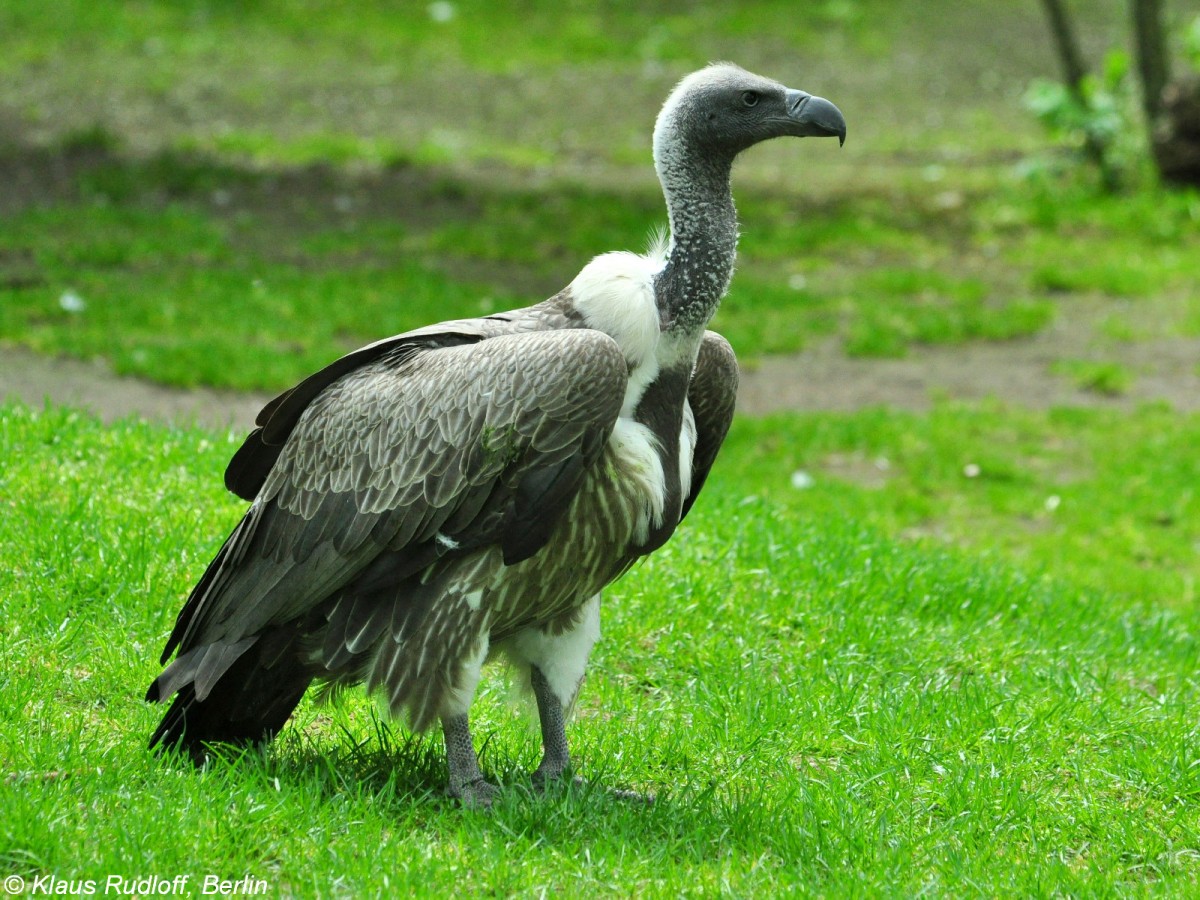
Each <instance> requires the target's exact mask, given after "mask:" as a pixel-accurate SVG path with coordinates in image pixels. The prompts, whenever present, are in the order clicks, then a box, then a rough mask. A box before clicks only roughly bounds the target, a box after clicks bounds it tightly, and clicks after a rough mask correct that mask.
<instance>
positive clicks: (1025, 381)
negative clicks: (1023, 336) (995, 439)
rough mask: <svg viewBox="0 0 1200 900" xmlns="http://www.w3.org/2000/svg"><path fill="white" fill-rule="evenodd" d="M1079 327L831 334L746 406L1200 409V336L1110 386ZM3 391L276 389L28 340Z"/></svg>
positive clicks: (8, 365)
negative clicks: (932, 342) (224, 384)
mask: <svg viewBox="0 0 1200 900" xmlns="http://www.w3.org/2000/svg"><path fill="white" fill-rule="evenodd" d="M1080 342H1081V338H1080V337H1079V336H1077V335H1076V334H1075V333H1074V331H1073V330H1072V328H1071V327H1070V326H1069V325H1064V326H1059V327H1056V328H1054V329H1051V330H1050V331H1048V332H1045V333H1043V334H1041V335H1038V336H1037V337H1035V338H1032V339H1029V340H1022V341H1012V342H1005V343H990V344H969V345H966V346H956V347H944V348H925V349H921V350H918V351H916V352H914V353H911V354H910V355H909V356H907V357H905V358H903V359H884V360H876V359H852V358H848V357H846V356H845V355H844V354H842V353H841V351H840V349H839V348H838V347H837V346H836V345H835V344H833V343H825V344H822V345H819V346H815V347H813V348H812V349H810V350H807V351H805V352H803V353H800V354H796V355H793V356H786V357H767V358H765V359H762V360H758V361H753V362H752V363H750V364H748V365H745V366H743V373H742V389H741V396H740V411H741V412H742V413H743V414H745V415H766V414H769V413H773V412H780V411H787V410H797V411H803V410H854V409H859V408H863V407H868V406H889V407H892V408H896V409H907V410H923V409H927V408H928V407H929V406H930V405H931V404H932V403H933V402H935V401H937V400H942V399H945V400H957V401H966V402H970V401H976V400H982V399H985V398H994V399H996V400H999V401H1001V402H1005V403H1011V404H1015V405H1023V406H1030V407H1037V408H1045V407H1051V406H1107V407H1115V408H1130V407H1132V406H1135V405H1137V404H1140V403H1145V402H1153V401H1159V402H1166V403H1169V404H1170V405H1171V406H1173V407H1174V408H1176V409H1178V410H1180V411H1181V412H1196V411H1200V370H1198V369H1197V360H1200V339H1172V340H1158V341H1143V342H1138V343H1136V344H1127V345H1120V346H1119V347H1118V352H1117V353H1116V354H1115V355H1114V351H1113V348H1111V347H1110V348H1106V350H1105V354H1104V359H1105V360H1106V361H1114V362H1119V363H1120V364H1122V365H1124V366H1127V367H1128V368H1129V369H1130V370H1131V371H1132V372H1133V373H1135V374H1134V378H1133V382H1132V384H1131V386H1130V387H1129V389H1128V390H1127V391H1126V392H1125V393H1123V394H1121V395H1119V396H1108V395H1105V394H1101V393H1097V392H1094V391H1089V390H1085V389H1082V388H1080V387H1078V386H1076V385H1075V384H1073V383H1072V381H1071V380H1070V379H1068V378H1066V377H1063V376H1059V375H1056V374H1054V373H1052V372H1051V371H1050V370H1051V366H1052V364H1053V363H1054V361H1055V360H1059V359H1062V358H1064V357H1069V358H1087V355H1088V354H1089V352H1091V351H1089V349H1088V347H1086V346H1076V345H1078V344H1080ZM0 397H4V398H16V399H19V400H21V401H23V402H25V403H27V404H30V405H32V406H35V407H40V406H42V405H43V404H44V403H46V402H49V403H52V404H63V405H70V406H75V407H80V408H84V409H87V410H90V411H92V412H94V413H95V414H96V415H98V416H100V417H101V418H102V419H104V420H106V421H113V420H115V419H119V418H124V417H130V416H141V417H144V418H147V419H151V420H155V421H160V422H177V423H197V424H203V425H207V426H211V427H219V428H224V427H232V428H234V429H237V430H241V429H246V428H249V427H250V426H251V425H252V424H253V422H254V417H255V415H256V414H257V412H258V410H259V408H260V407H261V406H262V405H263V404H264V403H266V401H267V400H269V399H270V395H267V394H244V393H238V392H234V391H217V390H210V389H201V390H179V389H175V388H168V387H163V386H161V385H156V384H151V383H148V382H144V381H140V380H138V379H134V378H125V377H121V376H118V375H115V374H113V372H112V371H111V370H110V369H109V368H108V366H107V365H106V364H105V363H103V362H102V361H95V362H90V363H89V362H82V361H79V360H73V359H49V358H46V357H43V356H39V355H38V354H35V353H32V352H30V351H28V350H23V349H16V348H4V349H2V350H0Z"/></svg>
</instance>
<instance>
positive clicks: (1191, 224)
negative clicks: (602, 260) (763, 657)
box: [0, 0, 1200, 411]
mask: <svg viewBox="0 0 1200 900" xmlns="http://www.w3.org/2000/svg"><path fill="white" fill-rule="evenodd" d="M1056 9H1057V10H1058V12H1059V13H1060V14H1061V16H1060V18H1059V19H1058V20H1057V21H1058V22H1059V23H1060V24H1063V23H1065V26H1066V27H1067V32H1066V33H1065V34H1066V38H1068V39H1069V40H1068V42H1067V44H1065V45H1064V44H1063V36H1064V32H1063V31H1062V29H1061V28H1060V29H1059V30H1058V31H1056V30H1055V28H1053V27H1052V23H1054V22H1055V21H1056V19H1055V18H1054V16H1053V13H1054V12H1055V10H1056ZM1139 12H1140V13H1141V14H1142V15H1143V19H1144V20H1145V18H1146V15H1147V13H1148V15H1149V17H1150V18H1149V21H1150V22H1151V24H1152V26H1153V27H1150V28H1143V29H1142V30H1141V31H1140V32H1139V31H1138V29H1136V28H1135V27H1134V25H1135V22H1136V21H1137V15H1136V14H1138V13H1139ZM1198 22H1200V4H1198V3H1197V2H1195V0H1164V2H1161V3H1160V2H1157V0H1155V2H1146V0H1139V2H1137V3H1134V2H1132V0H1131V2H1129V3H1119V2H1113V0H1103V2H1101V0H1074V2H1070V3H1069V4H1061V3H1053V2H1041V3H1039V2H1037V0H1014V2H1004V3H982V2H980V3H961V2H953V0H920V2H907V3H893V2H888V0H820V2H816V0H814V2H811V3H783V2H770V0H760V2H748V3H738V4H727V3H716V2H713V3H706V2H691V3H687V2H676V3H666V4H653V5H650V4H634V3H618V2H608V3H593V2H587V3H583V2H557V0H556V2H553V3H550V2H546V3H542V2H524V3H514V4H503V5H498V4H489V3H483V2H458V0H441V2H433V3H379V2H372V3H360V4H355V5H354V6H353V7H348V6H346V5H345V4H341V3H335V2H319V0H310V2H257V3H252V2H234V0H202V2H171V3H167V2H161V3H156V2H128V3H103V4H98V3H92V2H83V0H80V2H71V0H62V2H56V3H39V4H30V3H24V2H17V0H7V2H0V347H3V348H6V350H5V355H6V357H7V366H6V368H7V370H8V372H9V374H8V384H9V386H10V390H11V389H12V385H13V384H14V383H15V380H16V379H18V378H19V377H20V373H21V372H22V371H24V372H27V371H28V367H29V366H30V365H36V364H37V360H38V359H41V358H44V357H47V356H55V357H62V356H66V357H73V358H79V359H84V360H93V361H94V360H100V361H102V363H103V365H102V367H100V368H96V367H95V366H93V367H92V368H91V369H87V370H84V374H85V376H87V377H93V376H95V377H99V376H100V375H101V374H103V373H107V372H109V371H115V372H116V373H120V374H130V375H136V376H138V377H140V378H142V379H150V380H153V381H155V382H158V383H162V384H169V385H179V386H197V385H211V386H216V387H224V388H237V389H262V390H274V389H278V388H281V387H284V386H286V385H287V384H288V383H290V382H291V381H292V380H294V379H295V378H297V377H300V376H302V375H303V374H305V373H306V372H308V371H310V370H311V369H313V368H314V367H317V366H320V365H322V364H323V363H324V362H325V361H326V360H328V359H329V358H330V357H331V356H335V355H337V354H340V353H342V352H344V351H345V350H347V349H349V348H351V347H353V346H356V345H358V344H360V343H363V342H365V341H368V340H372V339H374V338H376V337H379V336H381V335H385V334H389V333H394V332H398V331H402V330H405V329H407V328H411V327H415V326H418V325H421V324H424V323H426V322H428V321H431V320H438V319H443V318H447V317H453V316H462V315H475V314H479V313H480V312H486V311H489V310H493V309H498V308H503V307H508V306H514V305H524V304H526V303H529V302H533V301H536V300H539V299H541V298H543V297H545V296H547V295H549V294H550V293H553V292H554V291H556V290H557V289H558V288H559V287H561V286H562V285H564V284H565V283H567V282H568V281H569V280H570V279H571V278H572V277H573V275H574V273H575V272H576V271H578V269H579V268H580V266H581V265H582V264H583V262H584V261H586V259H588V258H589V257H590V256H591V255H593V254H595V253H599V252H603V251H605V250H609V249H615V248H631V249H640V247H641V246H642V244H643V241H644V239H645V238H644V236H646V235H647V234H648V233H649V232H650V231H651V230H652V229H653V228H655V227H656V226H658V225H661V224H662V223H663V222H664V219H665V216H664V212H663V209H662V204H661V198H660V196H659V195H658V190H657V185H656V183H655V181H654V173H653V169H652V167H651V164H650V152H649V144H650V130H651V127H652V124H653V120H654V116H655V114H656V112H657V110H658V107H659V105H660V104H661V102H662V99H663V97H664V96H665V95H666V93H667V92H668V90H669V89H670V87H671V86H672V85H673V83H674V82H675V81H676V80H677V79H678V78H679V77H680V76H681V75H683V74H685V73H687V72H688V71H690V70H692V69H694V68H697V67H699V66H701V65H703V64H704V63H706V62H708V61H711V60H717V59H728V60H732V61H735V62H738V63H739V64H741V65H742V66H744V67H746V68H749V69H751V70H754V71H758V72H760V73H763V74H766V75H770V76H772V77H775V78H778V79H779V80H782V81H784V82H786V83H787V84H789V85H793V86H797V87H800V88H803V89H805V90H808V91H810V92H813V93H818V94H821V95H823V96H826V97H828V98H830V99H832V100H833V101H834V102H836V103H837V104H838V105H839V106H840V107H841V108H842V109H843V111H844V112H845V114H846V118H847V120H848V122H849V128H850V131H849V138H848V140H847V142H846V145H845V147H844V148H843V149H841V150H839V149H838V148H837V147H836V146H834V145H832V144H831V143H830V142H818V141H809V142H805V143H804V144H802V145H801V144H797V143H796V142H774V143H772V144H769V145H765V146H762V147H759V148H756V149H755V150H754V151H753V152H751V153H749V154H747V156H746V157H745V158H744V159H743V160H742V161H741V163H740V166H739V169H738V171H737V172H736V173H735V178H736V181H735V193H736V195H737V198H738V201H739V206H740V209H741V213H742V220H743V232H744V239H743V242H742V257H741V262H740V270H739V274H738V276H737V278H736V279H735V282H734V288H733V291H732V293H731V295H730V298H729V300H728V301H727V303H726V305H725V307H724V308H723V309H722V311H721V312H720V313H719V315H718V318H717V320H716V322H715V324H714V327H716V328H718V329H719V330H722V331H723V332H724V333H726V335H727V336H728V337H729V338H730V339H731V340H732V341H733V343H734V345H735V347H737V349H738V351H739V354H740V355H741V356H742V358H743V360H744V361H746V362H748V363H751V365H750V366H748V369H751V370H752V372H751V377H750V379H749V381H748V384H747V393H746V405H747V408H748V409H750V410H751V411H766V410H769V409H773V408H779V407H792V408H854V407H856V406H859V405H862V404H864V403H866V404H870V403H892V404H896V405H902V406H903V405H907V406H913V405H916V406H921V405H924V404H927V403H928V401H929V398H930V396H931V395H936V394H939V393H941V394H949V395H951V396H963V397H972V398H974V397H983V396H988V395H999V396H1002V397H1003V396H1009V397H1011V396H1012V395H1014V394H1020V395H1022V399H1024V400H1027V401H1031V402H1035V403H1041V404H1043V405H1045V404H1053V403H1061V402H1069V403H1078V404H1092V403H1102V404H1103V403H1112V402H1122V401H1128V400H1144V399H1148V398H1164V397H1165V398H1167V399H1169V400H1170V401H1171V402H1172V403H1174V404H1176V405H1181V406H1184V407H1188V408H1194V407H1195V405H1196V404H1197V402H1198V401H1197V400H1196V397H1197V396H1200V375H1198V373H1197V371H1196V365H1195V361H1196V360H1197V359H1200V351H1198V348H1200V343H1197V340H1198V338H1200V310H1198V308H1197V301H1196V296H1197V287H1198V284H1200V275H1198V274H1197V269H1198V268H1200V263H1198V262H1197V260H1200V243H1198V239H1197V232H1198V231H1200V200H1198V199H1197V194H1196V192H1195V187H1194V184H1195V180H1196V177H1197V174H1196V173H1197V169H1196V167H1195V166H1196V153H1197V150H1196V141H1197V140H1200V138H1198V137H1197V133H1200V128H1197V127H1196V126H1197V124H1198V123H1196V122H1195V121H1192V125H1191V126H1188V125H1186V122H1187V121H1188V120H1187V116H1188V115H1192V116H1194V115H1195V112H1196V110H1195V106H1194V104H1195V103H1196V100H1195V96H1196V95H1195V94H1194V93H1192V94H1187V93H1186V90H1191V91H1193V92H1194V90H1195V85H1194V79H1195V77H1196V65H1197V62H1198V61H1200V24H1197V23H1198ZM1139 35H1141V39H1140V40H1139ZM1146 35H1150V36H1151V37H1156V40H1157V44H1156V43H1155V42H1154V41H1153V40H1151V41H1148V40H1147V39H1146ZM1064 46H1065V47H1067V51H1068V52H1066V54H1065V55H1064V50H1063V48H1064ZM1072 46H1073V48H1074V53H1073V55H1074V58H1073V59H1072V54H1071V52H1069V51H1070V50H1071V47H1072ZM1147 59H1150V60H1151V61H1153V60H1154V59H1157V60H1158V61H1159V62H1160V63H1161V65H1160V68H1159V69H1158V70H1155V71H1158V72H1159V75H1158V76H1156V77H1157V81H1156V82H1155V84H1156V85H1158V87H1156V96H1157V95H1158V94H1159V93H1161V87H1166V88H1168V89H1169V90H1174V91H1175V92H1176V94H1175V95H1173V96H1179V97H1183V100H1182V101H1180V102H1178V103H1176V106H1177V107H1179V109H1181V110H1182V112H1177V118H1178V119H1179V121H1180V122H1184V123H1185V124H1184V125H1183V126H1178V125H1177V124H1176V125H1172V124H1171V123H1170V122H1166V121H1165V119H1166V118H1167V114H1166V113H1164V112H1163V110H1162V107H1161V105H1159V106H1158V107H1155V108H1153V109H1152V108H1151V107H1149V106H1147V101H1146V98H1145V96H1144V92H1143V90H1142V85H1143V84H1144V83H1145V81H1146V79H1145V77H1144V74H1145V72H1146V71H1147V70H1146V68H1145V60H1147ZM1064 62H1065V63H1067V65H1066V66H1064ZM1072 66H1074V68H1072ZM1152 74H1153V73H1152ZM1184 89H1186V90H1184ZM1181 91H1182V93H1181ZM1189 96H1190V97H1191V98H1192V99H1191V101H1190V102H1191V103H1192V104H1193V106H1192V107H1188V106H1187V103H1188V102H1189V101H1188V99H1187V98H1188V97H1189ZM1172 109H1175V107H1172ZM1189 110H1190V112H1189ZM1148 115H1150V116H1154V117H1155V118H1154V119H1153V120H1151V119H1149V118H1148ZM1156 127H1157V128H1158V129H1159V132H1160V134H1167V133H1168V132H1170V133H1171V134H1173V135H1174V136H1175V138H1177V139H1174V140H1173V143H1172V150H1171V152H1174V153H1175V157H1172V158H1173V159H1175V160H1176V168H1177V169H1178V171H1176V172H1174V173H1173V175H1172V177H1175V178H1176V179H1177V182H1176V183H1174V184H1171V185H1170V186H1164V183H1163V179H1162V175H1161V172H1160V168H1161V166H1160V165H1159V163H1161V154H1159V156H1156V155H1155V152H1154V142H1153V139H1152V136H1153V133H1154V131H1155V128H1156ZM1188 127H1192V128H1195V131H1193V132H1188V131H1187V128H1188ZM1171 128H1174V131H1171ZM1164 129H1166V131H1164ZM1189 141H1190V142H1191V143H1189ZM1189 153H1191V154H1192V155H1191V156H1189V155H1188V154H1189ZM1168 155H1169V154H1168ZM1179 160H1182V163H1181V164H1180V163H1178V161H1179ZM1189 160H1191V166H1192V167H1191V168H1190V169H1189V168H1188V161H1189ZM1189 173H1190V175H1189ZM1189 179H1190V180H1191V183H1192V185H1193V186H1192V187H1190V188H1189V187H1187V183H1188V180H1189ZM216 324H219V326H220V327H219V328H217V327H214V325H216ZM997 342H1001V343H999V344H998V343H997ZM17 348H21V349H22V350H24V351H34V352H35V353H37V354H40V355H41V356H39V357H37V358H34V359H33V360H32V361H31V358H30V357H28V356H23V355H16V354H17ZM797 353H803V354H804V355H803V356H800V357H797V356H795V354H797ZM755 360H759V361H760V362H761V365H757V366H756V365H754V364H753V363H754V361H755ZM14 369H16V370H18V371H17V372H14V371H13V370H14ZM59 369H62V367H59ZM63 371H66V370H63ZM55 377H56V375H55V372H54V371H42V370H41V369H39V375H38V382H39V383H40V382H41V381H53V379H54V378H55ZM62 377H64V378H65V377H67V376H66V375H63V376H62ZM0 384H3V383H2V382H0ZM34 389H36V385H35V386H33V387H30V386H29V385H25V391H26V393H28V392H29V391H30V390H34ZM48 389H49V390H50V393H51V394H54V393H55V391H56V390H58V388H56V387H55V386H54V385H52V384H51V385H48ZM62 390H67V386H63V388H62Z"/></svg>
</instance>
